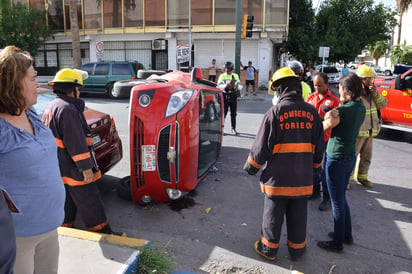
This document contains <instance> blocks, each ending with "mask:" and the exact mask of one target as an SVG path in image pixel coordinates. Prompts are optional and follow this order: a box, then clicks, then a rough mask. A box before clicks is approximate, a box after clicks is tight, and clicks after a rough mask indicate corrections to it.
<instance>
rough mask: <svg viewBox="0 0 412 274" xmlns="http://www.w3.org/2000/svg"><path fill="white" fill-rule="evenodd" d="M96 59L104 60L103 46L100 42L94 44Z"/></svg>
mask: <svg viewBox="0 0 412 274" xmlns="http://www.w3.org/2000/svg"><path fill="white" fill-rule="evenodd" d="M96 59H97V60H98V61H103V59H104V46H103V42H102V41H99V42H97V43H96Z"/></svg>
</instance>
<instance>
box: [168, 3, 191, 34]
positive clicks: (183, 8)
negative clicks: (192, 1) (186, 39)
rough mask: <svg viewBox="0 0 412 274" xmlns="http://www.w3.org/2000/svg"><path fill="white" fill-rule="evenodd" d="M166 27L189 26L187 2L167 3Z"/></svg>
mask: <svg viewBox="0 0 412 274" xmlns="http://www.w3.org/2000/svg"><path fill="white" fill-rule="evenodd" d="M167 25H168V26H169V27H178V26H185V27H187V26H189V1H188V0H168V1H167Z"/></svg>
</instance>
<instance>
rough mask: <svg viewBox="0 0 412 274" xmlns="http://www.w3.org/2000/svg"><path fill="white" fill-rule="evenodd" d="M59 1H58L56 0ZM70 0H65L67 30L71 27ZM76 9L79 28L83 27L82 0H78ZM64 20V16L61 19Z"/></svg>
mask: <svg viewBox="0 0 412 274" xmlns="http://www.w3.org/2000/svg"><path fill="white" fill-rule="evenodd" d="M55 2H58V1H55ZM69 2H70V0H64V14H65V21H66V30H70V29H71V23H70V5H69ZM76 10H77V22H78V25H79V29H82V28H83V21H82V18H83V17H82V3H81V1H80V0H76ZM61 20H63V18H62V19H61Z"/></svg>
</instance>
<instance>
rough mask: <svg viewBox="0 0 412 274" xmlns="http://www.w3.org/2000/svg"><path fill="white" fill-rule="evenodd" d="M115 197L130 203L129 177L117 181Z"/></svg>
mask: <svg viewBox="0 0 412 274" xmlns="http://www.w3.org/2000/svg"><path fill="white" fill-rule="evenodd" d="M116 190H117V195H119V197H120V198H122V199H125V200H128V201H131V200H133V198H132V189H131V187H130V176H126V177H123V178H122V179H120V180H119V182H118V184H117V188H116Z"/></svg>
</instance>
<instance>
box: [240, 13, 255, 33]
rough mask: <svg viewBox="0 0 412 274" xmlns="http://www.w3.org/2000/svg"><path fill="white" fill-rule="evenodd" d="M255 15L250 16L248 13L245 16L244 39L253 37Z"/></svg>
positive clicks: (243, 20)
mask: <svg viewBox="0 0 412 274" xmlns="http://www.w3.org/2000/svg"><path fill="white" fill-rule="evenodd" d="M253 19H255V17H254V16H253V15H248V14H247V13H245V14H243V18H242V38H246V37H252V34H253V32H252V29H253Z"/></svg>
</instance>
